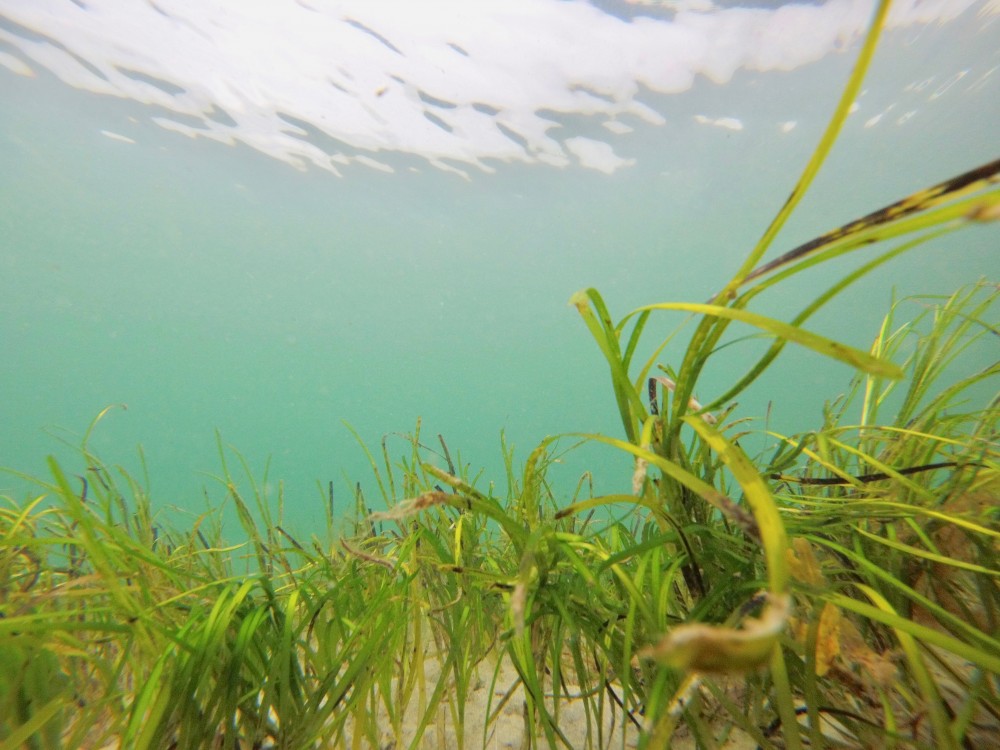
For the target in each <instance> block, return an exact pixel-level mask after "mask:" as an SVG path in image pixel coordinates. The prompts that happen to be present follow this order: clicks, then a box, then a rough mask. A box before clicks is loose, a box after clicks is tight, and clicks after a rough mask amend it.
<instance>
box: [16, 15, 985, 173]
mask: <svg viewBox="0 0 1000 750" xmlns="http://www.w3.org/2000/svg"><path fill="white" fill-rule="evenodd" d="M974 2H975V0H931V1H930V2H926V1H925V2H917V0H909V1H908V2H906V1H904V2H899V3H896V5H895V6H894V8H893V11H892V15H891V19H890V25H891V26H903V25H911V24H927V23H932V22H933V23H940V22H943V21H947V20H949V19H952V18H954V17H957V16H958V15H960V14H961V13H962V12H964V11H965V10H966V9H968V8H969V7H970V6H972V5H973V4H974ZM674 7H678V6H677V5H676V4H675V5H674ZM691 7H696V8H697V10H692V9H690V8H691ZM872 7H873V4H872V2H871V0H830V1H829V2H827V3H825V4H823V5H794V4H793V5H785V6H783V7H779V8H777V9H760V8H757V9H747V8H726V9H720V8H717V7H715V6H713V5H711V4H710V3H707V2H703V3H700V4H698V5H696V6H691V5H690V4H688V5H687V6H686V8H687V9H682V10H679V11H677V12H676V13H674V14H673V15H672V16H671V17H670V18H656V17H636V18H633V19H631V20H623V19H622V18H619V17H616V16H614V15H612V14H610V13H608V12H605V11H603V10H601V9H599V8H597V7H594V6H593V5H590V4H588V3H587V2H582V1H578V2H566V1H564V0H476V1H475V2H468V0H439V1H437V2H412V0H381V1H380V2H370V1H367V2H366V1H363V0H356V1H351V0H267V2H264V1H263V0H261V1H259V2H258V1H253V2H251V1H248V0H212V1H209V0H156V1H155V2H152V1H150V2H140V1H139V0H87V2H86V3H83V2H80V3H77V2H73V1H72V0H31V2H25V1H24V0H0V42H5V43H6V44H7V45H8V46H9V48H10V49H11V50H12V51H16V52H17V53H19V55H21V56H22V57H23V58H24V59H23V60H22V59H21V58H19V57H14V56H13V55H12V54H10V53H7V52H3V53H0V54H3V58H0V63H2V64H3V65H4V67H6V68H8V69H10V70H13V71H14V72H18V73H20V74H22V75H27V74H30V72H31V71H30V69H29V68H28V65H29V64H30V63H34V64H35V65H37V66H41V67H44V68H47V69H48V70H50V71H51V72H52V73H54V74H55V75H56V76H58V77H59V78H60V79H61V80H63V81H64V82H66V83H67V84H69V85H71V86H74V87H77V88H81V89H87V90H89V91H93V92H96V93H101V94H108V95H113V96H119V97H127V98H130V99H133V100H136V101H138V102H142V103H144V104H147V105H151V106H152V107H155V108H156V109H157V110H158V112H157V113H155V115H154V117H153V119H154V121H155V122H156V123H158V124H159V125H161V126H162V127H164V128H167V129H170V130H173V131H177V132H180V133H183V134H185V135H189V136H200V137H207V138H211V139H214V140H217V141H220V142H223V143H229V144H233V143H237V142H242V143H244V144H246V145H248V146H251V147H252V148H254V149H256V150H258V151H260V152H262V153H264V154H267V155H268V156H271V157H274V158H276V159H280V160H282V161H284V162H287V163H288V164H291V165H293V166H295V167H296V168H299V169H305V168H307V167H308V166H309V165H314V166H316V167H320V168H322V169H325V170H329V171H331V172H333V173H336V174H340V172H341V169H342V168H343V167H344V166H346V165H349V164H360V165H364V166H366V167H371V168H374V169H380V170H384V171H391V170H393V169H394V167H393V166H392V165H391V164H390V161H391V160H390V158H389V155H390V154H407V155H413V156H417V157H420V158H422V159H425V160H427V161H428V162H429V163H430V164H432V165H434V166H436V167H438V168H440V169H446V170H450V171H455V172H457V173H459V174H465V173H466V169H467V168H468V167H476V168H479V169H482V170H484V171H492V169H493V167H491V166H490V163H491V162H496V161H499V162H524V163H540V164H547V165H552V166H556V167H565V166H569V165H579V166H582V167H586V168H590V169H595V170H599V171H602V172H607V173H611V172H614V171H615V170H617V169H620V168H622V167H625V166H628V165H630V164H632V163H634V159H632V158H628V157H623V156H620V155H619V154H618V153H616V151H615V146H614V139H615V137H617V136H620V135H622V134H626V133H628V132H630V131H631V130H632V129H633V128H634V126H635V125H637V124H640V123H649V124H652V125H657V124H662V123H663V122H665V117H664V116H663V114H661V113H660V112H657V111H656V110H655V109H653V108H652V107H650V106H648V105H647V104H646V103H644V102H643V101H642V99H643V94H644V91H647V90H648V91H653V92H659V93H677V92H682V91H685V90H687V89H689V88H691V86H692V85H694V83H695V81H696V80H697V78H698V77H699V76H703V77H705V78H707V79H709V80H711V81H713V82H715V83H717V84H724V83H726V82H728V81H729V80H730V79H731V78H732V76H733V75H734V74H735V73H736V72H737V71H738V70H741V69H749V70H756V71H771V70H791V69H794V68H796V67H799V66H801V65H804V64H807V63H810V62H814V61H816V60H818V59H820V58H821V57H823V56H824V55H826V54H828V53H830V52H833V51H837V50H842V49H844V48H846V47H847V46H848V45H849V44H850V43H851V42H852V41H854V40H856V39H857V38H858V36H859V35H860V34H861V33H863V31H864V29H865V26H866V24H867V22H868V19H869V17H870V15H871V12H872ZM569 116H575V117H581V118H585V119H586V118H596V119H595V123H597V124H602V125H603V126H604V128H605V130H606V131H608V133H607V135H608V139H607V140H597V139H594V138H592V137H581V136H580V134H579V133H576V132H571V129H568V128H565V127H563V125H562V123H560V122H558V121H557V120H556V119H555V118H556V117H560V118H562V117H569ZM708 122H709V124H712V125H715V126H722V127H730V128H732V125H733V123H738V122H739V120H738V119H735V118H722V119H718V118H716V119H711V120H708Z"/></svg>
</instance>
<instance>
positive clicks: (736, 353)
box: [0, 0, 1000, 530]
mask: <svg viewBox="0 0 1000 750" xmlns="http://www.w3.org/2000/svg"><path fill="white" fill-rule="evenodd" d="M755 5H756V6H757V7H755V8H753V9H741V8H738V7H736V5H735V4H730V3H726V4H721V5H713V4H712V3H710V2H708V0H706V1H705V2H703V3H700V4H698V5H697V6H694V5H691V6H690V7H689V9H686V10H685V9H683V8H681V4H672V5H671V7H666V6H660V5H630V4H627V3H614V2H601V3H596V2H595V3H590V4H589V3H586V2H556V1H555V0H519V1H516V2H511V1H509V0H508V1H507V2H503V3H499V2H486V1H484V2H482V3H478V2H477V3H460V2H455V3H449V2H441V3H396V2H384V3H365V2H357V3H353V2H340V3H333V2H318V1H317V2H307V1H303V2H298V3H296V2H290V1H289V2H279V1H277V0H276V1H274V2H270V3H249V4H248V3H243V2H235V0H233V1H232V2H226V1H224V0H215V1H214V2H199V3H190V2H181V1H180V0H161V1H158V2H156V3H155V4H153V3H139V2H131V3H126V2H111V1H110V0H104V1H102V2H87V3H74V2H70V1H69V0H46V1H45V2H24V1H23V0H0V345H2V352H3V356H2V358H0V396H2V397H0V465H4V466H8V467H14V468H15V469H18V470H20V471H25V472H30V473H33V474H42V473H44V471H45V467H44V460H45V456H46V455H48V454H55V455H57V456H59V457H61V458H63V459H64V460H66V462H67V466H68V467H69V470H70V471H75V470H77V469H78V468H79V467H78V463H77V460H76V459H75V458H72V457H71V456H72V452H71V451H70V449H69V448H67V447H66V446H64V444H63V442H61V441H63V440H66V441H68V442H69V443H70V444H72V445H78V444H79V441H80V439H81V436H82V434H83V433H84V431H85V430H86V429H87V426H88V424H90V422H91V421H92V420H93V419H94V418H95V417H96V416H97V415H98V414H99V413H100V412H101V410H102V409H104V408H105V407H107V406H109V405H112V404H124V405H127V409H120V408H119V409H115V410H113V411H111V412H109V413H108V414H107V416H106V417H105V419H104V420H103V421H102V422H101V423H100V425H99V426H98V427H97V428H96V431H95V432H94V434H93V437H92V443H91V445H92V447H93V448H94V449H95V450H96V451H97V452H98V453H99V454H100V455H101V456H102V457H103V458H104V459H105V460H107V461H108V462H110V463H114V464H121V465H123V466H126V467H128V468H129V470H133V471H136V470H138V469H139V466H140V462H139V458H138V455H139V454H138V449H139V446H141V449H142V452H143V454H144V456H145V461H146V465H147V469H148V474H149V483H150V489H151V491H152V493H153V497H154V499H155V501H156V502H157V503H158V504H159V505H161V506H165V505H176V506H179V507H182V508H185V509H187V510H190V511H200V510H201V509H202V508H203V507H204V503H205V494H204V490H206V489H207V491H208V495H209V497H210V498H211V499H212V501H213V502H221V500H222V498H223V497H224V492H223V489H222V488H221V487H220V485H219V484H218V483H217V482H216V481H215V480H214V479H213V478H212V477H213V476H215V475H218V473H219V460H218V454H217V450H216V434H217V432H218V434H219V435H221V438H222V440H223V441H224V443H226V444H227V445H232V446H235V447H236V448H237V449H238V450H239V451H240V452H241V453H242V454H243V456H245V457H246V459H247V462H248V464H249V466H250V467H251V468H252V470H253V471H254V473H255V474H256V475H257V476H258V477H261V475H262V474H263V472H264V469H265V466H268V465H269V474H268V484H267V488H268V490H269V493H270V496H271V497H272V498H273V497H276V494H277V492H278V487H279V482H280V483H282V484H283V487H284V494H285V500H286V512H287V513H288V516H289V524H288V525H289V526H291V527H293V528H296V529H299V530H308V529H309V528H310V525H311V524H315V523H316V522H317V521H318V520H319V519H321V518H322V503H323V492H324V491H325V489H321V488H325V487H326V486H327V484H328V482H331V481H332V482H334V487H335V495H336V496H337V498H338V499H339V501H340V502H341V503H342V504H343V507H345V508H346V507H347V505H348V504H349V501H348V499H347V498H349V497H350V491H351V488H352V487H353V485H354V482H356V481H360V482H361V483H362V485H363V486H364V487H365V488H366V489H367V490H368V494H369V496H370V497H373V496H374V494H375V490H374V485H373V482H372V481H371V478H370V476H371V475H370V471H369V469H368V467H367V463H366V460H365V458H364V455H363V452H362V451H361V449H360V448H359V447H358V445H357V443H356V442H355V440H354V438H353V437H352V435H351V433H350V431H349V430H348V428H347V427H346V426H345V424H349V425H351V426H352V427H353V428H354V429H356V430H357V432H358V433H359V434H360V436H361V437H362V438H363V440H364V441H365V442H366V443H367V444H368V445H369V446H370V447H371V448H372V449H374V450H377V449H378V443H379V440H380V439H381V438H382V436H383V435H386V434H390V433H406V432H411V431H412V430H413V429H414V427H415V425H416V422H417V420H418V418H419V419H422V430H423V438H424V440H425V442H427V443H428V444H430V445H435V446H436V445H437V435H438V434H441V435H443V436H444V438H445V439H446V441H447V444H448V446H449V448H450V449H451V451H452V452H453V453H454V454H460V455H461V461H462V462H463V463H467V464H469V465H471V466H472V467H483V468H484V469H485V471H484V474H483V478H484V479H483V481H484V482H485V481H487V480H489V479H496V480H497V481H498V482H502V480H503V469H502V467H503V462H502V456H501V451H500V435H501V431H503V432H504V433H505V435H506V439H507V441H508V442H509V443H512V444H514V445H515V446H517V451H518V456H519V457H520V458H521V459H523V458H525V457H526V456H527V454H528V453H529V452H530V450H531V449H532V448H533V447H534V445H536V444H537V443H538V441H540V440H541V439H542V438H544V437H545V436H546V435H552V434H557V433H564V432H597V431H600V432H605V433H608V434H612V435H615V436H618V435H620V432H621V425H620V422H619V421H618V418H617V415H616V411H615V406H614V399H613V396H612V394H611V389H610V383H609V379H608V376H607V369H606V366H605V365H604V364H603V360H602V358H601V355H600V352H599V350H598V348H597V346H596V345H595V344H594V343H593V341H592V339H591V338H590V336H589V334H588V332H587V330H586V328H585V326H584V325H583V323H582V321H581V319H580V317H579V315H578V314H577V313H576V311H575V310H574V308H573V307H572V306H571V305H569V304H568V302H569V299H570V296H571V295H572V294H573V293H574V292H576V291H578V290H580V289H583V288H586V287H590V286H593V287H596V288H598V289H599V290H600V291H601V293H602V294H603V295H604V297H605V299H606V300H607V301H608V304H609V306H610V308H611V310H612V312H613V313H614V314H615V315H616V316H621V315H623V314H625V313H626V312H627V311H628V310H630V309H632V308H634V307H637V306H639V305H642V304H648V303H653V302H660V301H668V300H679V301H694V302H701V301H704V300H705V299H706V298H707V297H708V296H709V295H710V294H711V293H712V292H713V291H715V290H717V289H718V288H719V287H720V286H721V285H723V284H724V283H725V282H726V281H727V280H728V279H729V277H730V276H731V274H732V273H733V272H734V271H735V269H736V268H737V267H738V265H739V263H740V261H741V259H742V258H743V257H744V256H745V255H746V253H747V252H749V250H750V249H751V248H752V247H753V245H754V243H755V242H756V241H757V239H758V238H759V237H760V235H761V233H762V232H763V231H764V229H765V228H766V226H767V224H768V222H769V221H770V219H771V218H772V217H773V215H774V214H775V212H776V211H777V210H778V209H779V208H780V207H781V205H782V203H783V202H784V200H785V198H786V197H787V195H788V193H789V191H790V190H791V188H792V186H793V185H794V184H795V181H796V179H797V178H798V175H799V174H800V172H801V170H802V168H803V166H804V165H805V162H806V161H807V159H808V157H809V155H810V153H811V152H812V149H813V148H814V147H815V145H816V143H817V141H818V138H819V136H820V134H821V132H822V130H823V128H824V126H825V124H826V121H827V119H828V118H829V116H830V114H831V112H832V110H833V107H834V106H835V104H836V100H837V97H838V96H839V93H840V89H841V87H842V86H843V84H844V82H845V80H846V77H847V75H848V74H849V72H850V69H851V66H852V64H853V61H854V59H855V57H856V55H857V52H858V49H859V47H860V42H861V34H862V33H863V29H864V26H865V24H866V22H867V20H868V17H869V16H870V13H871V7H872V6H871V4H870V3H866V2H854V3H851V2H839V1H838V0H832V2H828V3H825V4H816V5H800V6H795V5H788V6H785V7H779V6H778V5H777V4H766V7H762V4H760V3H756V4H755ZM415 8H419V12H417V11H415V10H414V9H415ZM998 12H1000V11H998V8H997V6H996V3H992V4H991V3H982V2H978V3H975V2H961V1H958V0H954V1H952V2H947V1H942V2H936V3H920V4H913V3H902V4H899V5H897V7H896V8H895V9H894V11H893V14H892V16H891V19H890V24H889V29H888V31H887V32H886V34H885V36H884V38H883V40H882V42H881V44H880V47H879V50H878V53H877V55H876V58H875V61H874V64H873V66H872V70H871V74H870V77H869V79H868V80H867V81H866V84H865V87H864V92H863V94H862V95H861V97H860V98H859V100H858V102H857V107H856V111H855V112H854V113H853V114H852V116H851V118H850V120H849V122H848V124H847V127H846V128H845V132H844V134H843V136H842V138H841V140H840V142H839V143H838V144H837V146H836V148H835V149H834V151H833V153H832V155H831V157H830V159H829V160H828V162H827V164H826V165H825V166H824V168H823V171H822V172H821V173H820V176H819V178H818V179H817V181H816V184H815V187H814V189H813V191H812V192H811V193H810V195H809V197H808V198H807V199H806V200H805V202H804V203H803V204H802V206H801V209H800V211H799V212H798V213H797V214H796V216H794V217H793V219H792V220H791V221H790V222H789V225H788V227H787V228H786V229H785V230H784V231H783V232H782V234H781V235H780V237H779V239H778V242H777V243H776V244H775V246H774V247H773V248H772V250H771V255H772V256H774V255H777V254H778V253H780V252H783V251H784V250H787V249H790V248H791V247H793V246H795V245H796V244H798V243H800V242H803V241H805V240H808V239H810V238H811V237H812V236H814V235H817V234H819V233H822V232H824V231H826V230H828V229H831V228H833V227H836V226H839V225H840V224H843V223H845V222H847V221H850V220H851V219H853V218H856V217H857V216H860V215H862V214H865V213H867V212H869V211H870V210H872V209H874V208H878V207H880V206H882V205H884V204H886V203H889V202H891V201H894V200H896V199H898V198H901V197H903V196H905V195H908V194H909V193H912V192H914V191H916V190H918V189H921V188H923V187H926V186H928V185H931V184H934V183H936V182H939V181H941V180H944V179H947V178H949V177H951V176H953V175H955V174H958V173H960V172H963V171H966V170H968V169H971V168H974V167H976V166H979V165H980V164H982V163H984V162H987V161H990V160H992V159H994V158H996V157H997V137H996V123H997V121H998V116H1000V70H998V66H1000V17H998ZM996 245H997V233H996V229H995V227H991V226H983V227H975V228H971V229H969V230H967V231H964V232H961V233H959V234H956V235H952V236H950V237H948V238H946V239H945V240H943V241H939V242H936V243H930V244H927V245H925V246H922V247H920V248H919V249H917V250H915V251H913V252H911V253H909V254H907V255H904V256H903V257H901V258H899V259H897V260H895V261H894V262H892V263H890V264H888V265H886V266H884V267H882V268H881V269H879V270H878V271H877V272H875V273H873V274H872V275H870V276H869V277H867V278H865V279H864V280H863V281H862V282H860V283H858V284H857V285H856V286H854V287H852V288H851V289H850V290H848V291H847V292H845V293H844V294H843V295H841V296H840V297H838V298H837V299H835V300H834V301H833V302H832V303H831V304H830V305H829V307H828V308H827V310H826V311H824V312H822V313H821V314H819V315H817V316H816V317H815V318H814V319H813V321H811V323H810V326H809V327H811V328H812V329H815V330H817V331H819V332H821V333H824V334H827V335H831V336H835V337H837V338H839V339H841V340H843V341H845V342H847V343H850V344H853V345H855V346H861V347H866V346H868V345H869V344H870V342H871V340H872V338H873V337H874V336H875V334H876V332H877V326H878V323H879V321H880V320H881V317H882V315H883V314H884V312H885V310H886V308H887V306H888V304H889V302H890V300H891V298H892V295H893V293H895V294H896V296H905V295H908V294H914V293H949V292H952V291H954V290H955V289H957V288H958V287H960V286H961V285H964V284H968V283H971V282H974V281H976V280H977V279H980V278H981V277H984V276H992V277H993V278H995V276H996V271H997V267H996V260H995V258H996ZM865 257H866V256H864V254H863V251H862V252H861V253H859V254H857V257H852V258H850V259H846V260H843V261H839V262H838V263H836V264H833V265H831V266H829V267H828V268H824V270H822V271H821V272H818V273H814V274H804V275H802V277H801V280H798V277H797V278H796V280H793V281H792V283H791V284H787V285H781V286H779V287H778V288H777V289H776V290H774V291H773V292H771V293H770V297H769V298H763V299H761V300H760V305H759V307H757V308H755V309H758V310H760V311H762V312H767V313H769V314H782V315H786V316H787V315H791V314H793V313H794V312H796V311H798V310H799V309H801V308H802V307H803V306H804V305H805V304H807V303H808V302H809V301H810V300H811V299H813V298H814V297H815V295H816V294H818V293H819V292H820V291H821V290H824V289H826V288H827V286H829V285H830V283H832V281H833V280H834V279H835V278H839V276H837V275H834V274H835V273H843V272H846V271H848V270H849V269H851V268H854V267H856V266H857V265H858V264H859V263H861V262H862V261H863V260H864V258H865ZM678 322H680V318H675V317H670V316H669V315H668V314H666V313H664V314H663V317H662V318H661V319H658V320H657V321H656V323H655V325H653V326H651V331H652V330H654V329H655V330H657V331H662V332H663V333H666V332H668V331H670V330H672V328H673V327H674V326H675V325H676V324H677V323H678ZM681 339H683V336H682V337H681ZM653 340H654V337H651V338H650V339H649V341H650V343H652V342H653ZM755 347H756V348H755ZM756 351H759V342H758V343H756V344H755V343H749V344H746V345H744V346H743V347H741V346H733V347H729V349H728V350H727V351H726V352H725V353H724V354H723V355H720V356H719V357H718V359H717V361H713V363H712V365H711V366H710V367H709V369H708V370H707V371H706V373H705V376H704V378H703V380H702V381H701V382H700V383H699V387H698V395H699V397H701V398H703V399H708V398H711V397H712V396H713V395H714V393H718V392H721V391H722V390H724V389H725V388H726V387H727V386H728V385H730V384H732V383H733V382H734V381H735V380H736V379H738V377H739V375H740V374H742V372H743V371H744V369H741V368H746V367H747V366H748V365H749V363H751V362H752V361H753V358H752V355H753V353H754V352H756ZM681 352H682V349H681V348H680V346H679V345H678V346H676V347H673V348H669V347H668V348H667V349H666V350H665V351H664V352H663V354H662V356H661V361H662V362H663V363H664V364H665V365H674V366H677V365H679V360H680V357H681ZM973 365H975V363H971V364H970V365H969V366H970V367H971V366H973ZM850 375H851V373H850V371H849V370H848V369H847V368H846V367H840V366H836V365H831V364H829V363H828V362H827V361H825V360H822V359H821V358H819V357H818V356H817V355H814V354H811V353H808V352H801V351H794V350H793V348H792V347H789V348H788V349H786V351H785V353H784V354H783V356H782V358H781V359H779V361H778V362H777V364H776V365H775V366H774V367H773V369H772V371H770V372H769V373H768V374H767V375H766V376H765V377H764V378H762V379H761V380H760V381H759V382H758V383H757V384H756V385H755V387H754V388H753V389H752V390H751V391H749V392H747V393H745V394H743V395H742V396H741V399H740V405H739V408H738V412H737V415H739V416H748V417H749V416H753V417H760V416H762V415H763V414H764V413H765V412H766V411H767V410H768V408H769V405H770V420H771V422H770V424H771V426H772V428H774V429H777V430H779V431H785V432H793V431H799V430H804V429H808V428H809V427H811V426H814V425H816V424H817V421H818V420H819V418H820V414H821V412H820V410H821V407H822V404H823V402H824V401H825V400H827V399H831V398H833V397H835V396H836V395H837V394H838V393H842V392H844V391H845V390H846V388H847V385H848V382H849V378H850ZM757 424H758V425H763V422H762V421H758V422H757ZM570 444H571V441H567V442H566V445H567V446H568V445H570ZM764 445H765V443H764V441H763V440H761V441H760V443H759V444H758V445H756V446H747V447H748V449H750V450H755V449H759V448H762V447H763V446H764ZM389 446H390V451H391V452H392V454H393V455H394V456H399V455H403V454H404V453H405V452H406V446H405V443H404V441H403V440H402V439H400V438H390V440H389ZM268 462H269V464H268ZM584 469H591V470H592V471H593V472H594V474H595V489H596V491H598V492H608V491H617V490H621V489H623V488H625V487H627V486H628V482H629V478H630V473H631V468H630V466H629V463H628V461H626V460H623V459H622V458H620V457H617V456H614V455H611V454H609V453H608V452H607V451H605V450H603V449H596V448H587V449H585V450H581V451H577V452H574V453H573V454H571V455H570V456H567V457H566V464H565V466H563V467H560V468H559V469H558V471H557V473H556V474H555V479H556V482H557V488H559V489H560V491H562V492H564V493H567V492H570V491H571V488H572V487H573V486H574V485H575V483H576V479H577V477H578V476H579V474H580V473H581V472H582V471H583V470H584ZM560 482H561V483H562V484H561V486H560V485H559V484H558V483H560ZM0 489H2V491H3V492H4V493H5V494H11V495H13V496H15V497H17V498H19V499H23V497H24V493H26V492H27V490H26V489H25V487H24V485H23V484H22V483H19V482H18V480H16V478H15V477H13V476H8V475H5V476H4V477H3V478H2V479H0Z"/></svg>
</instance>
